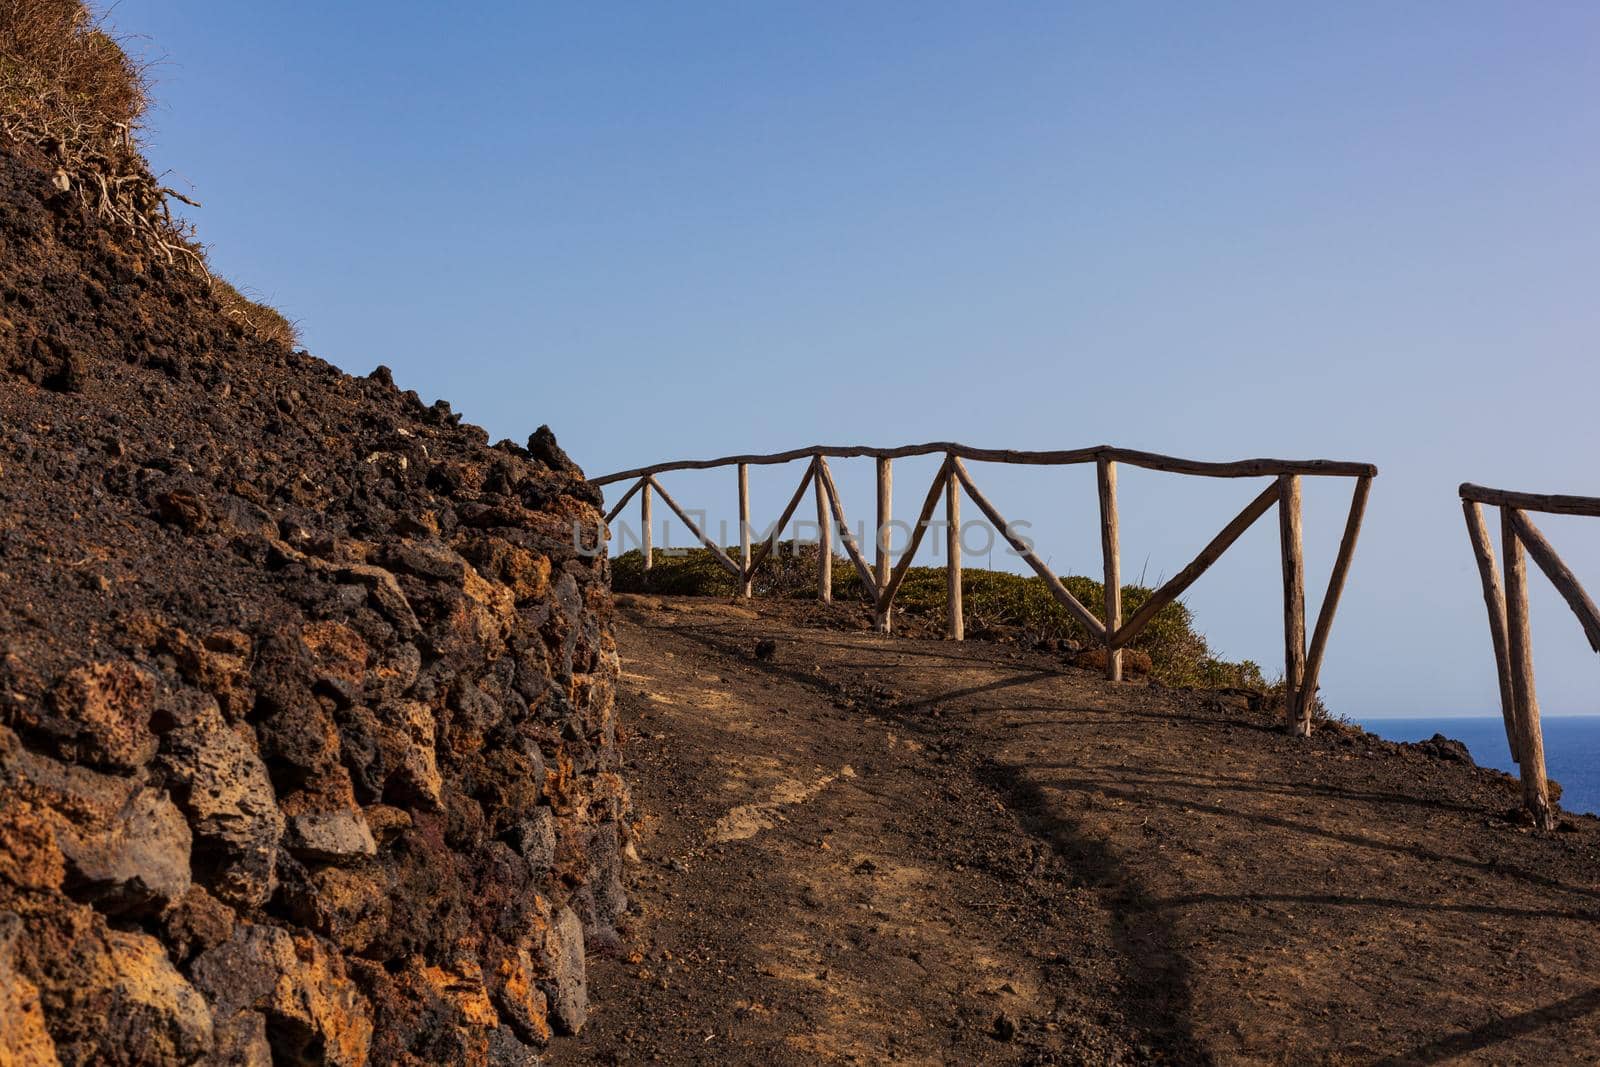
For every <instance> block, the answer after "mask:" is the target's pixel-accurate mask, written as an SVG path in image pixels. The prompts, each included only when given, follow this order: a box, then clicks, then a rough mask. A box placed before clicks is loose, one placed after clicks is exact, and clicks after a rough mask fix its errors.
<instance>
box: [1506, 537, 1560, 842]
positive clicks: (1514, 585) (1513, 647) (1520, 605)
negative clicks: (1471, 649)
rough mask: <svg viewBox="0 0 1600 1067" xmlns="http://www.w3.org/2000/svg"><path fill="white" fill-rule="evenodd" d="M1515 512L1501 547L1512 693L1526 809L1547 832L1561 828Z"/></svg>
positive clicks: (1525, 568) (1523, 560)
mask: <svg viewBox="0 0 1600 1067" xmlns="http://www.w3.org/2000/svg"><path fill="white" fill-rule="evenodd" d="M1514 510H1515V509H1513V508H1510V507H1506V506H1502V507H1501V508H1500V547H1501V550H1502V551H1503V552H1505V556H1506V645H1507V648H1506V652H1507V664H1508V666H1509V667H1510V669H1511V693H1512V696H1513V697H1514V698H1515V699H1516V702H1517V740H1518V746H1517V747H1518V749H1519V750H1520V751H1521V752H1522V766H1521V770H1522V806H1523V807H1525V808H1527V809H1528V814H1529V815H1531V816H1533V824H1534V825H1535V826H1537V827H1538V828H1539V829H1541V830H1548V829H1550V828H1551V827H1552V826H1554V825H1555V818H1554V816H1553V815H1552V813H1551V811H1550V786H1549V783H1548V782H1547V781H1546V779H1545V773H1544V730H1543V728H1541V727H1540V725H1539V697H1538V694H1537V692H1535V690H1534V687H1533V630H1532V627H1531V626H1530V625H1529V622H1528V563H1527V558H1526V557H1525V556H1524V555H1523V553H1522V542H1521V541H1519V540H1517V529H1516V520H1515V519H1514V517H1513V512H1514Z"/></svg>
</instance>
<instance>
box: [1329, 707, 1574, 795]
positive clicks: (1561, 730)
mask: <svg viewBox="0 0 1600 1067" xmlns="http://www.w3.org/2000/svg"><path fill="white" fill-rule="evenodd" d="M1354 721H1355V722H1356V723H1358V724H1359V725H1360V726H1361V727H1362V728H1363V729H1366V730H1369V731H1371V732H1372V733H1375V734H1377V735H1378V736H1379V737H1381V738H1383V739H1385V740H1387V741H1426V740H1427V739H1428V738H1430V737H1432V736H1433V735H1434V734H1443V735H1444V736H1445V737H1448V738H1452V739H1454V740H1456V741H1460V742H1461V743H1462V744H1464V745H1466V746H1467V751H1468V752H1470V753H1472V760H1473V762H1474V763H1476V764H1478V766H1480V767H1495V768H1498V769H1499V770H1502V771H1506V772H1507V773H1509V774H1513V775H1514V774H1516V773H1517V765H1516V764H1515V763H1514V762H1512V759H1511V749H1510V748H1509V747H1508V746H1507V745H1506V730H1505V725H1504V723H1503V722H1502V720H1501V718H1500V716H1498V715H1470V716H1468V715H1455V716H1408V717H1405V718H1379V717H1377V716H1373V717H1371V718H1355V719H1354ZM1542 721H1543V724H1544V757H1545V768H1546V770H1547V771H1548V773H1549V775H1550V777H1551V778H1554V779H1555V780H1556V781H1558V782H1560V783H1561V801H1560V803H1561V806H1562V807H1563V808H1565V809H1566V810H1567V811H1570V812H1588V813H1590V814H1594V815H1600V715H1547V716H1545V717H1544V718H1543V720H1542Z"/></svg>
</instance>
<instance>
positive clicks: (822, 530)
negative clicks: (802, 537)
mask: <svg viewBox="0 0 1600 1067" xmlns="http://www.w3.org/2000/svg"><path fill="white" fill-rule="evenodd" d="M811 469H812V470H813V471H816V476H815V478H814V479H813V480H814V481H815V482H816V490H817V599H818V600H820V601H822V602H823V603H824V604H831V603H832V602H833V513H832V512H831V511H830V510H829V508H828V490H827V487H826V486H824V485H823V484H822V472H821V471H820V470H818V468H817V460H816V458H815V457H813V458H812V460H811Z"/></svg>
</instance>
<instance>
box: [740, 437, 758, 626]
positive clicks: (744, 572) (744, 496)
mask: <svg viewBox="0 0 1600 1067" xmlns="http://www.w3.org/2000/svg"><path fill="white" fill-rule="evenodd" d="M753 584H754V583H753V582H751V580H750V464H748V463H741V464H739V595H740V596H742V597H744V598H745V599H746V600H749V599H750V587H751V586H752V585H753Z"/></svg>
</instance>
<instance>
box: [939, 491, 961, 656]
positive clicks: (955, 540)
mask: <svg viewBox="0 0 1600 1067" xmlns="http://www.w3.org/2000/svg"><path fill="white" fill-rule="evenodd" d="M944 521H945V529H944V547H945V553H946V555H947V556H948V559H947V562H946V570H945V579H946V581H945V585H946V588H947V589H948V603H949V608H948V616H949V617H948V618H947V619H946V620H945V636H947V637H949V638H950V640H952V641H960V640H962V639H963V638H964V637H965V636H966V627H965V626H964V624H963V620H962V618H961V480H960V479H959V478H957V477H956V471H955V463H954V462H952V463H951V464H950V467H949V468H948V470H947V472H946V475H945V483H944Z"/></svg>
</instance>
